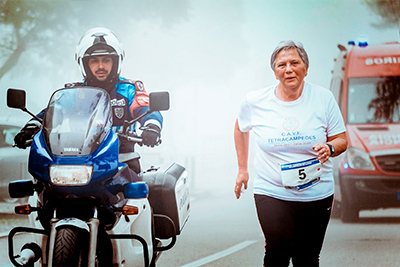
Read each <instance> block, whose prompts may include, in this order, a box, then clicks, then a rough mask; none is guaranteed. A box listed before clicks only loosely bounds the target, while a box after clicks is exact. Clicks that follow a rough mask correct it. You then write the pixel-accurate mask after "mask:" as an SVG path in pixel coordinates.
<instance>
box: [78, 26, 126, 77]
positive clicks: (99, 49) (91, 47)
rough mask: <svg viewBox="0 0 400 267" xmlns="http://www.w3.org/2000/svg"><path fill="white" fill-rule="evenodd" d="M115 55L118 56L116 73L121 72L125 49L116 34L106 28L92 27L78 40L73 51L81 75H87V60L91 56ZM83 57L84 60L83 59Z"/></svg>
mask: <svg viewBox="0 0 400 267" xmlns="http://www.w3.org/2000/svg"><path fill="white" fill-rule="evenodd" d="M100 55H115V56H118V60H117V62H116V63H117V64H116V66H115V67H116V68H115V70H116V74H117V75H119V74H120V72H121V65H122V61H123V60H124V57H125V51H124V49H123V48H122V44H121V42H120V41H119V40H118V38H117V36H116V35H115V34H114V33H113V32H112V31H111V30H109V29H107V28H100V27H98V28H93V29H90V30H88V31H87V32H86V33H85V34H84V35H83V36H82V37H81V39H80V40H79V42H78V45H77V47H76V51H75V60H76V61H77V62H78V65H79V67H80V69H81V72H82V75H83V77H85V78H86V77H87V74H88V69H87V60H86V59H88V58H89V57H91V56H100ZM84 59H85V60H84Z"/></svg>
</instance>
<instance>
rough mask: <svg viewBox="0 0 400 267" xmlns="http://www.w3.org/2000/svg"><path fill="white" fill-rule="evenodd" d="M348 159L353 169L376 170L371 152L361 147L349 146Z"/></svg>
mask: <svg viewBox="0 0 400 267" xmlns="http://www.w3.org/2000/svg"><path fill="white" fill-rule="evenodd" d="M347 160H348V163H349V166H350V168H352V169H356V170H369V171H373V170H375V167H374V164H372V161H371V158H370V156H369V154H367V153H365V152H364V151H362V150H360V149H357V148H354V147H349V148H348V149H347Z"/></svg>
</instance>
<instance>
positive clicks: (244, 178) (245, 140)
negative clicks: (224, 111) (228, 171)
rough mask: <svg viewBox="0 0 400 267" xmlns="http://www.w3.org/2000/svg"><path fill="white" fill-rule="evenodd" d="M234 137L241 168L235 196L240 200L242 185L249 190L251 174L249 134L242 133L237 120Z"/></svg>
mask: <svg viewBox="0 0 400 267" xmlns="http://www.w3.org/2000/svg"><path fill="white" fill-rule="evenodd" d="M234 137H235V147H236V155H237V160H238V167H239V173H238V175H237V178H236V185H235V195H236V198H237V199H239V197H240V193H241V189H242V185H244V188H245V189H247V182H248V181H249V173H248V170H247V162H248V158H249V133H248V132H242V131H240V129H239V125H238V121H237V120H236V123H235V130H234Z"/></svg>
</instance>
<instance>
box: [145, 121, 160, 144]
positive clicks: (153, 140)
mask: <svg viewBox="0 0 400 267" xmlns="http://www.w3.org/2000/svg"><path fill="white" fill-rule="evenodd" d="M160 132H161V129H160V128H159V127H158V126H156V125H154V124H148V125H146V126H145V127H144V129H143V133H142V139H143V144H144V145H145V146H150V147H154V146H155V145H157V144H158V139H159V137H160Z"/></svg>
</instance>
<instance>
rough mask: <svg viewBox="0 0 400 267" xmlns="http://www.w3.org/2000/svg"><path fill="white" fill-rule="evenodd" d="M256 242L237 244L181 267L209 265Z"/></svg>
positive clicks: (249, 241)
mask: <svg viewBox="0 0 400 267" xmlns="http://www.w3.org/2000/svg"><path fill="white" fill-rule="evenodd" d="M256 242H257V241H256V240H248V241H244V242H242V243H239V244H237V245H236V246H233V247H230V248H228V249H225V250H223V251H220V252H218V253H215V254H212V255H210V256H208V257H205V258H202V259H199V260H197V261H194V262H191V263H188V264H185V265H182V266H180V267H198V266H202V265H204V264H207V263H210V262H213V261H215V260H218V259H220V258H223V257H226V256H228V255H230V254H232V253H235V252H237V251H239V250H241V249H244V248H246V247H248V246H250V245H252V244H254V243H256Z"/></svg>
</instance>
